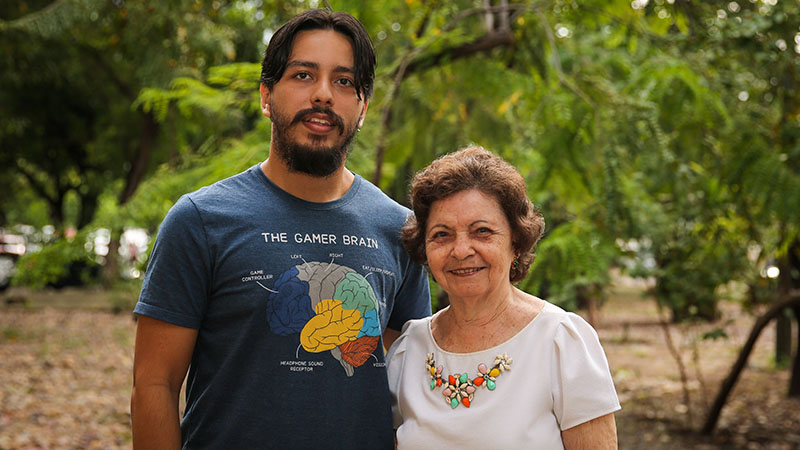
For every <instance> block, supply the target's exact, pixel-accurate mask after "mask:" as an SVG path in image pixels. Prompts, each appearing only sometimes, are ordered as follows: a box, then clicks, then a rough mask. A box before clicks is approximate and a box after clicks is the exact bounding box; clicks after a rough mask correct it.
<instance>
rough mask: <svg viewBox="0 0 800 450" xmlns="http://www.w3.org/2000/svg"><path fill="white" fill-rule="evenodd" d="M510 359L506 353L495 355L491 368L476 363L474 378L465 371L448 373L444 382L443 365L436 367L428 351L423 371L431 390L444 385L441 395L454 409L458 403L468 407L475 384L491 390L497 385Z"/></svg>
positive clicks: (509, 364)
mask: <svg viewBox="0 0 800 450" xmlns="http://www.w3.org/2000/svg"><path fill="white" fill-rule="evenodd" d="M511 361H512V360H511V358H509V357H508V354H506V353H503V354H502V355H497V357H496V358H495V359H494V363H493V365H492V368H491V369H488V368H487V367H486V364H484V363H480V364H478V375H477V376H476V377H475V378H473V379H470V378H469V376H468V375H467V373H466V372H464V373H456V374H451V375H448V376H447V380H446V383H445V381H444V379H443V378H442V371H443V367H442V366H439V367H436V361H435V360H434V358H433V353H428V359H427V361H426V362H425V371H426V372H428V373H429V374H430V377H431V381H430V388H431V390H434V389H436V388H437V387H441V386H442V385H444V389H443V390H442V395H444V398H445V401H446V402H447V403H448V404H449V405H450V408H452V409H456V407H458V405H459V404H462V405H464V406H465V407H467V408H469V406H470V404H472V399H473V397H474V396H475V391H476V390H477V388H476V386H482V387H484V388H486V389H489V390H490V391H493V390H494V389H495V388H496V387H497V377H498V376H499V375H500V374H501V373H503V372H505V371H506V370H511Z"/></svg>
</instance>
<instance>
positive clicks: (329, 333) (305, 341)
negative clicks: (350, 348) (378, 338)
mask: <svg viewBox="0 0 800 450" xmlns="http://www.w3.org/2000/svg"><path fill="white" fill-rule="evenodd" d="M314 309H315V311H316V313H317V315H316V316H314V317H312V318H311V320H309V321H308V322H307V323H306V325H305V326H304V327H303V331H301V332H300V344H301V345H302V346H303V348H304V349H306V351H309V352H312V353H319V352H324V351H326V350H333V349H334V348H336V347H338V346H340V345H342V344H344V343H345V342H348V341H353V340H355V339H356V337H358V333H359V331H360V330H361V327H362V326H363V325H364V318H363V317H362V316H361V313H360V312H359V311H358V310H351V309H343V308H342V302H341V301H339V300H331V299H328V300H322V301H320V302H319V303H317V305H316V306H315V307H314Z"/></svg>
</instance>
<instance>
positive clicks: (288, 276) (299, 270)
mask: <svg viewBox="0 0 800 450" xmlns="http://www.w3.org/2000/svg"><path fill="white" fill-rule="evenodd" d="M274 291H275V292H273V293H272V294H271V295H270V298H269V302H268V303H267V321H268V323H269V326H270V329H271V330H272V332H273V333H275V334H279V335H282V336H286V335H289V334H294V333H300V344H301V345H302V346H303V348H304V349H305V350H306V351H308V352H312V353H319V352H324V351H330V352H331V354H332V355H333V356H334V357H335V358H336V359H337V360H339V362H340V363H341V364H342V366H343V367H344V369H345V372H346V373H347V375H348V376H351V375H352V374H353V368H354V367H359V366H361V365H362V364H364V363H365V362H366V361H367V359H368V358H369V356H370V355H371V354H372V352H373V351H374V350H375V349H376V348H377V346H378V342H379V338H380V321H379V319H378V301H377V298H376V297H375V293H374V292H373V290H372V286H370V284H369V282H368V281H367V280H366V279H365V278H364V277H363V276H362V275H360V274H358V273H357V272H355V271H354V270H353V269H350V268H349V267H345V266H340V265H337V264H333V263H321V262H307V263H304V264H302V265H298V266H295V267H292V268H291V269H289V270H287V271H286V272H284V273H283V274H282V275H281V276H280V277H279V278H278V280H277V281H276V282H275V285H274Z"/></svg>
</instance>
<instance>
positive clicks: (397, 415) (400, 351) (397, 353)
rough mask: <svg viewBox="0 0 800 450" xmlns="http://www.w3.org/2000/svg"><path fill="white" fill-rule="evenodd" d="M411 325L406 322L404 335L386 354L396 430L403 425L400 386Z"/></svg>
mask: <svg viewBox="0 0 800 450" xmlns="http://www.w3.org/2000/svg"><path fill="white" fill-rule="evenodd" d="M411 324H412V322H406V324H405V325H404V326H403V330H402V331H403V333H402V334H401V335H400V337H398V338H397V340H395V341H394V343H393V344H392V346H391V347H389V350H388V352H387V353H386V372H387V375H388V377H389V391H390V392H391V394H392V418H393V420H394V428H395V429H397V428H398V427H399V426H400V424H402V423H403V415H402V411H400V406H399V402H398V399H399V398H400V385H401V381H402V375H403V367H404V365H405V361H406V347H407V346H408V333H409V327H410V325H411Z"/></svg>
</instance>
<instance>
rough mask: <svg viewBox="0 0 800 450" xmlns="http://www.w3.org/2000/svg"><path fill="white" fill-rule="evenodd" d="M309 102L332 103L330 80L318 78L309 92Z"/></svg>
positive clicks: (325, 104)
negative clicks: (310, 92)
mask: <svg viewBox="0 0 800 450" xmlns="http://www.w3.org/2000/svg"><path fill="white" fill-rule="evenodd" d="M311 102H312V103H313V104H315V105H320V106H332V105H333V91H332V90H331V83H330V80H327V79H323V80H320V81H319V82H318V83H316V84H315V86H314V91H313V92H312V94H311Z"/></svg>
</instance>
